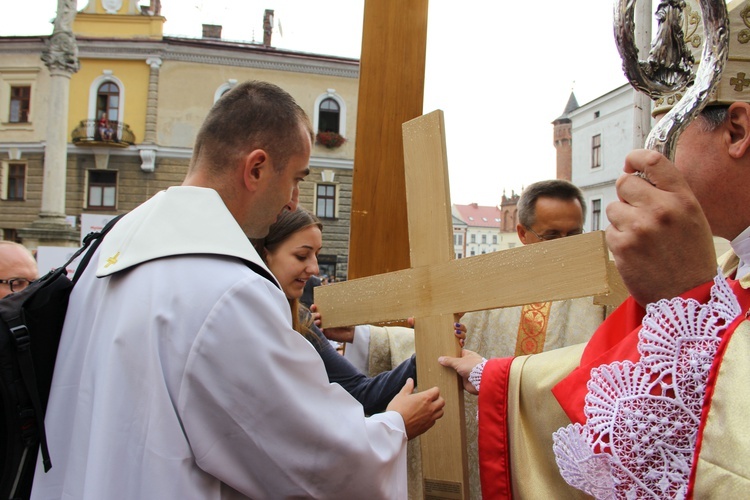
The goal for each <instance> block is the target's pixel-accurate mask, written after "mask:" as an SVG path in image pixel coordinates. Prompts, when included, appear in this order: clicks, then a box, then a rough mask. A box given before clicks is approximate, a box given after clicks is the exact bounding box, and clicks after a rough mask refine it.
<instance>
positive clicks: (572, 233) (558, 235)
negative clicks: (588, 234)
mask: <svg viewBox="0 0 750 500" xmlns="http://www.w3.org/2000/svg"><path fill="white" fill-rule="evenodd" d="M524 227H525V228H526V229H528V230H529V231H531V232H532V233H533V234H534V236H536V237H537V238H539V239H540V240H542V241H552V240H558V239H560V238H567V237H568V236H578V235H579V234H583V229H574V230H573V231H570V232H569V233H565V234H562V233H559V232H557V231H555V232H552V233H548V234H539V233H537V232H536V231H534V230H533V229H531V228H530V227H528V226H524Z"/></svg>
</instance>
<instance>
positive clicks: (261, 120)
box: [190, 81, 312, 173]
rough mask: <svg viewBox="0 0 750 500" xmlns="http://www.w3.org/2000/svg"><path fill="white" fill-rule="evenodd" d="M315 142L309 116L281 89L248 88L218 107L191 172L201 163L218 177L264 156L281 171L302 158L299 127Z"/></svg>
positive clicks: (232, 94) (233, 91)
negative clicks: (247, 158) (254, 155)
mask: <svg viewBox="0 0 750 500" xmlns="http://www.w3.org/2000/svg"><path fill="white" fill-rule="evenodd" d="M300 124H301V125H303V126H304V127H305V128H306V129H307V132H308V133H309V134H310V138H311V140H312V126H311V125H310V119H309V118H308V116H307V114H306V113H305V111H304V110H303V109H302V108H301V107H300V106H299V105H298V104H297V103H296V102H295V101H294V98H293V97H292V96H291V95H289V93H287V92H286V91H285V90H283V89H281V88H280V87H278V86H276V85H274V84H272V83H267V82H260V81H247V82H243V83H241V84H239V85H237V86H235V87H234V88H232V89H231V90H230V91H229V92H227V93H226V94H224V95H223V96H221V97H220V98H219V100H217V101H216V103H215V104H214V105H213V107H212V108H211V110H210V111H209V112H208V116H206V119H205V120H204V122H203V125H202V126H201V128H200V130H199V131H198V135H197V137H196V139H195V147H194V151H193V158H192V160H191V161H190V171H192V170H194V169H195V168H196V166H197V165H198V164H199V163H200V164H201V165H207V166H208V168H210V169H211V171H212V172H214V173H223V172H224V171H226V170H227V169H231V168H233V167H234V166H235V165H236V162H237V161H239V160H240V158H242V156H243V155H245V154H247V153H249V152H250V151H253V150H255V149H263V150H265V151H266V152H267V153H268V154H269V155H270V156H271V158H272V159H273V163H274V166H275V168H276V169H278V170H282V169H284V168H285V166H286V163H287V162H288V161H289V158H290V157H292V156H294V155H296V154H299V153H301V152H302V150H301V149H300V147H301V146H300V141H299V133H300V129H299V126H300Z"/></svg>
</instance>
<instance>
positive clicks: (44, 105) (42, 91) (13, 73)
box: [0, 53, 50, 142]
mask: <svg viewBox="0 0 750 500" xmlns="http://www.w3.org/2000/svg"><path fill="white" fill-rule="evenodd" d="M27 84H29V85H31V103H30V109H29V111H30V113H29V123H8V120H9V117H10V87H11V86H12V85H27ZM49 94H50V79H49V71H48V70H47V68H46V67H45V66H44V63H42V60H41V59H40V58H39V53H30V54H10V53H0V133H2V140H3V142H39V141H41V140H42V139H43V138H44V137H45V135H46V131H47V113H48V107H49V103H48V96H49Z"/></svg>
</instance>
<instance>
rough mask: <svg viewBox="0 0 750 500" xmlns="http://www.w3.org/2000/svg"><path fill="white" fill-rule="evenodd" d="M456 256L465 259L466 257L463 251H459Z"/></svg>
mask: <svg viewBox="0 0 750 500" xmlns="http://www.w3.org/2000/svg"><path fill="white" fill-rule="evenodd" d="M456 258H457V259H463V258H464V256H463V254H462V253H461V252H458V253H457V254H456Z"/></svg>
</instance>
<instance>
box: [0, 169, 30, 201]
mask: <svg viewBox="0 0 750 500" xmlns="http://www.w3.org/2000/svg"><path fill="white" fill-rule="evenodd" d="M11 164H13V165H25V167H26V168H25V169H24V181H23V198H22V199H20V200H9V201H25V200H26V194H27V193H28V190H29V163H28V162H26V161H23V160H3V161H2V162H1V163H0V200H8V184H9V181H8V176H10V165H11Z"/></svg>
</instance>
